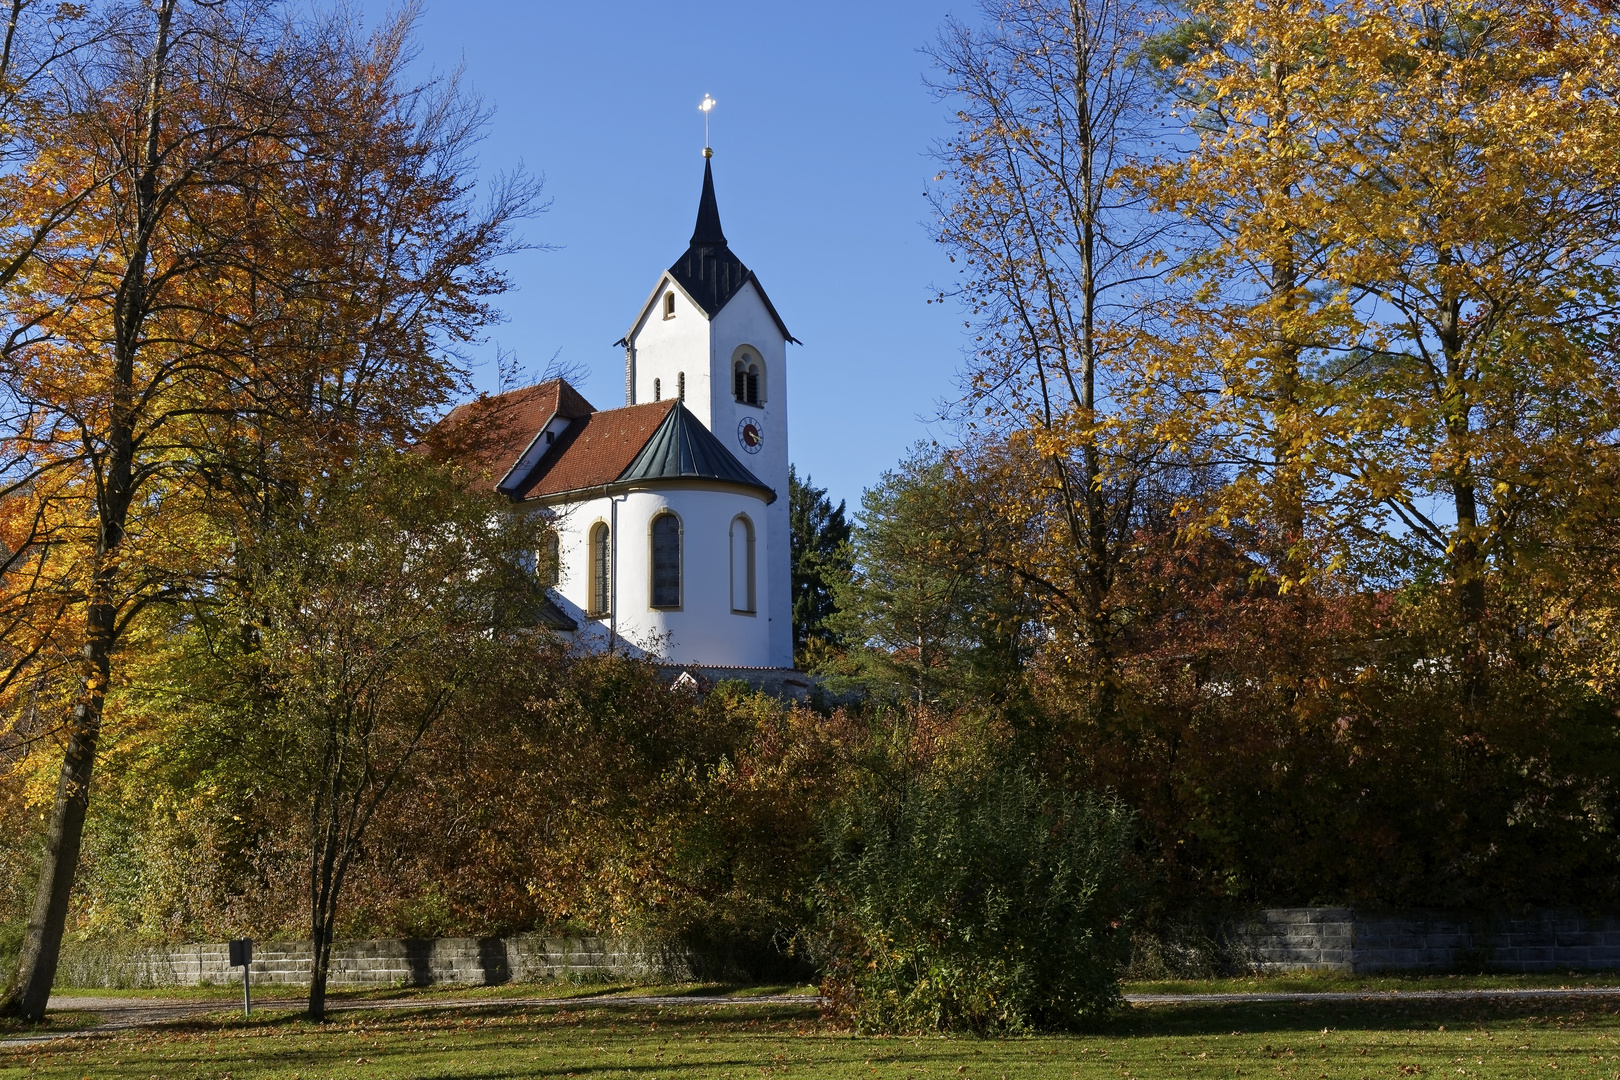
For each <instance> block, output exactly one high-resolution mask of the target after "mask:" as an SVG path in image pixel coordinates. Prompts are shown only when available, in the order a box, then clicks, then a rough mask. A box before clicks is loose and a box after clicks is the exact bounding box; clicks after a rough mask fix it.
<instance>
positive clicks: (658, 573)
mask: <svg viewBox="0 0 1620 1080" xmlns="http://www.w3.org/2000/svg"><path fill="white" fill-rule="evenodd" d="M652 606H653V607H655V608H678V607H680V606H681V519H680V518H678V517H676V516H675V515H674V514H672V513H670V512H668V511H665V512H664V513H661V514H659V515H658V516H657V517H655V518H653V520H652Z"/></svg>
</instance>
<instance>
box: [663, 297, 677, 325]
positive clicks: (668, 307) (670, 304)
mask: <svg viewBox="0 0 1620 1080" xmlns="http://www.w3.org/2000/svg"><path fill="white" fill-rule="evenodd" d="M674 317H675V294H674V293H673V292H667V293H665V294H664V318H666V319H673V318H674Z"/></svg>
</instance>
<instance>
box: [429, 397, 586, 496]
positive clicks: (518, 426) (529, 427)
mask: <svg viewBox="0 0 1620 1080" xmlns="http://www.w3.org/2000/svg"><path fill="white" fill-rule="evenodd" d="M595 411H596V407H595V406H594V405H592V404H591V403H590V402H589V401H586V400H585V398H584V396H583V395H581V394H580V392H579V391H578V390H575V389H574V388H573V387H572V386H570V385H569V384H568V383H567V382H565V381H563V380H562V379H551V380H549V381H547V382H543V383H537V384H535V385H534V386H525V387H521V388H519V389H517V390H509V391H507V392H506V393H504V394H496V395H493V396H486V397H480V398H478V399H477V400H476V401H470V402H468V403H466V404H465V405H457V406H456V407H455V408H454V409H451V410H450V412H449V414H447V415H446V416H445V418H444V419H443V420H441V421H439V423H438V424H437V425H435V427H434V432H433V440H434V441H435V442H436V443H438V444H440V445H441V446H443V448H444V449H445V450H446V451H448V452H449V453H450V455H451V456H453V457H455V458H457V459H458V460H460V461H461V462H462V464H463V465H465V466H466V467H467V469H468V470H469V471H470V472H471V473H472V474H473V484H474V486H475V487H479V488H482V489H484V490H486V491H489V490H504V489H505V485H506V484H507V483H509V482H510V481H509V477H511V475H512V474H513V473H514V472H517V471H520V470H519V467H520V466H522V465H524V464H525V463H527V464H528V465H529V466H530V467H532V465H533V464H534V460H535V459H537V455H536V453H535V451H536V450H537V449H538V447H537V445H536V444H537V443H540V442H543V436H544V433H545V431H546V430H547V428H549V427H551V426H552V424H553V421H555V420H558V419H562V420H572V419H575V418H577V417H581V416H588V415H590V414H591V413H593V412H595ZM525 459H529V460H527V462H526V460H525ZM521 471H522V472H527V471H528V470H527V469H522V470H521Z"/></svg>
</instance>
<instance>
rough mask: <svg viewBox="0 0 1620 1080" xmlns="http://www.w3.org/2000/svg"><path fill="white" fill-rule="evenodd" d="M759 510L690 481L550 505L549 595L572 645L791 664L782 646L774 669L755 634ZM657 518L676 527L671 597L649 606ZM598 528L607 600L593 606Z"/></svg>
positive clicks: (761, 536)
mask: <svg viewBox="0 0 1620 1080" xmlns="http://www.w3.org/2000/svg"><path fill="white" fill-rule="evenodd" d="M778 501H779V502H781V501H785V500H781V499H779V500H778ZM768 509H769V508H768V507H767V506H766V505H765V498H764V496H763V494H754V493H752V492H748V491H745V490H743V489H739V488H728V487H725V486H722V485H710V486H702V485H701V482H696V481H694V482H693V485H692V486H690V487H687V486H679V487H672V486H670V485H669V484H668V482H665V483H661V484H659V485H658V486H656V487H647V488H644V489H639V490H638V489H634V488H632V489H631V490H627V491H622V492H615V493H611V494H609V495H606V496H602V497H598V498H592V499H587V500H582V501H578V502H570V503H565V504H561V505H558V506H555V507H552V508H550V513H551V514H553V515H554V517H553V522H554V527H555V528H556V530H557V536H558V555H559V562H560V564H561V580H560V581H559V582H558V584H557V586H556V587H555V588H554V589H553V590H552V591H553V594H554V595H555V596H556V598H557V600H558V602H559V606H560V607H561V608H562V609H563V610H564V611H565V612H566V613H567V614H568V615H569V616H570V617H571V618H573V619H574V620H575V621H576V622H577V623H578V624H579V630H578V631H577V632H576V634H575V640H576V642H577V643H578V644H579V645H580V646H581V647H583V648H587V649H592V650H605V649H607V648H610V647H611V648H613V649H615V650H619V651H625V652H630V653H633V654H636V655H645V656H652V657H655V658H658V659H661V660H664V661H667V662H670V663H676V664H702V665H712V666H717V667H791V666H792V663H793V659H792V653H791V646H790V649H789V654H788V656H787V658H786V662H785V663H784V662H782V657H781V656H780V654H777V653H775V652H773V651H772V649H771V643H770V635H769V634H768V633H767V632H766V630H765V626H766V625H767V623H766V620H767V619H768V618H769V615H768V614H767V612H769V611H770V610H771V606H770V605H771V599H772V595H771V588H772V581H771V575H770V574H769V573H767V572H766V560H765V557H764V556H765V552H767V551H768V550H769V537H770V532H769V530H770V528H771V519H770V516H769V514H768V512H767V511H768ZM663 514H674V515H675V517H676V519H677V520H678V522H679V525H680V537H681V543H680V573H679V580H680V595H679V599H678V603H677V604H676V605H675V606H673V607H659V606H655V605H654V603H653V601H654V599H655V598H654V596H653V589H652V582H653V572H652V556H653V551H652V529H653V522H654V519H655V518H657V517H659V516H660V515H663ZM604 526H605V527H606V528H607V530H608V540H609V543H608V545H607V547H608V563H607V575H606V576H607V584H608V596H607V598H606V599H607V603H606V604H605V605H600V604H596V603H594V602H593V598H592V586H593V574H594V559H593V552H592V544H591V538H592V533H593V531H594V530H596V529H597V528H599V527H604ZM749 533H752V537H751V539H752V544H753V563H754V565H753V580H752V582H751V583H750V581H749V576H748V571H749V565H748V562H749V551H748V546H747V545H748V541H749V539H750V537H749V535H748V534H749ZM750 584H752V596H750V588H749V586H750ZM750 601H752V607H753V609H754V610H752V611H749V610H747V609H748V608H749V606H750ZM604 608H605V610H604Z"/></svg>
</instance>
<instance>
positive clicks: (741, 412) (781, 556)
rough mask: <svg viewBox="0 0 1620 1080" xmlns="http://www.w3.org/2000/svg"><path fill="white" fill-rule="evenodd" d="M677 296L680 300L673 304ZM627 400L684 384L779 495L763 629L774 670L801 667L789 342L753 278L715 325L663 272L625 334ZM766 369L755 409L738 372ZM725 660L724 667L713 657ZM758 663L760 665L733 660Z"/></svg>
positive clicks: (765, 526)
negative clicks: (793, 549) (742, 397)
mask: <svg viewBox="0 0 1620 1080" xmlns="http://www.w3.org/2000/svg"><path fill="white" fill-rule="evenodd" d="M671 298H673V299H671ZM625 340H626V342H627V343H628V344H627V348H626V350H625V353H626V355H625V364H626V373H627V377H626V385H627V387H629V388H630V389H631V391H632V400H630V401H628V402H626V404H636V403H638V402H648V401H653V400H655V398H657V399H664V400H667V399H669V398H672V397H676V396H678V394H679V393H680V388H681V387H682V385H683V384H684V386H685V403H686V407H687V408H688V409H689V410H691V412H692V414H693V415H694V416H696V417H697V419H698V420H700V421H701V422H702V423H703V425H704V426H705V427H707V428H708V429H709V430H710V431H711V432H713V433H714V435H715V436H716V437H717V438H718V439H719V440H720V441H721V442H722V443H724V444H725V445H726V446H727V447H728V448H729V449H730V450H731V451H732V453H733V454H735V455H736V457H737V460H738V461H740V462H741V463H742V464H743V466H744V467H745V468H747V469H748V470H749V471H750V472H752V473H753V474H754V475H755V476H757V477H758V478H759V479H760V480H761V481H762V482H764V483H765V484H767V485H769V486H770V487H771V488H772V489H774V490H775V492H776V496H777V497H776V501H775V502H773V503H771V504H770V505H769V506H766V507H763V508H762V512H761V515H760V518H761V525H762V528H761V530H760V537H761V539H760V540H757V541H756V543H759V544H760V545H761V546H760V551H761V553H762V556H763V557H762V558H760V560H759V566H760V568H761V570H760V576H761V578H762V580H763V581H764V582H765V588H764V594H768V596H769V601H768V604H767V605H765V606H763V607H762V610H761V612H760V618H761V619H762V620H763V625H762V626H759V627H757V629H756V632H757V633H758V634H759V635H760V637H761V638H762V639H763V641H764V642H765V644H764V649H765V655H766V656H767V659H765V660H764V661H762V662H761V664H762V665H763V666H767V667H792V666H793V597H792V583H791V572H792V566H791V558H790V551H789V524H788V446H787V443H788V429H787V343H788V339H787V336H786V335H785V334H784V333H783V332H782V329H781V326H780V324H779V323H778V322H777V320H776V318H775V316H774V315H772V313H771V309H770V307H769V305H768V303H767V302H766V300H765V298H764V296H763V294H762V293H761V292H760V290H759V288H758V286H757V285H756V284H755V283H754V282H753V281H749V282H748V283H747V284H745V285H744V286H743V287H742V288H741V289H739V290H738V291H737V293H736V294H735V295H734V296H732V297H731V299H730V300H729V301H727V303H726V304H725V306H724V307H722V308H721V309H720V311H719V313H718V314H716V315H715V316H714V318H713V319H710V318H709V316H708V315H707V313H705V312H704V310H703V309H702V308H701V307H699V306H698V305H697V304H696V303H695V302H694V301H693V300H692V299H691V298H690V297H689V296H687V295H686V293H685V292H684V291H683V290H682V289H681V287H680V285H679V284H678V283H677V282H676V281H675V279H674V277H673V275H670V274H665V275H664V276H663V278H662V279H661V280H660V281H659V284H658V287H657V288H656V289H655V290H654V292H653V295H652V296H651V297H650V299H649V301H648V303H647V304H646V306H645V308H644V309H643V314H642V316H641V318H640V319H638V320H637V322H636V324H635V325H634V326H633V327H631V329H630V332H629V333H628V334H627V335H626V336H625ZM744 354H746V355H748V356H750V357H752V358H754V359H757V361H758V362H759V364H760V365H761V367H762V369H763V370H762V373H761V378H760V385H759V403H758V404H757V405H754V404H748V403H745V402H740V401H738V400H737V398H736V395H735V394H734V393H733V389H734V384H733V371H734V368H735V365H736V363H737V362H738V359H739V357H740V356H742V355H744ZM745 421H752V422H753V424H754V425H756V427H757V429H758V431H759V432H760V434H761V435H762V437H763V439H762V442H761V444H760V445H759V448H758V451H757V452H755V453H750V452H748V450H747V448H746V447H745V445H744V440H743V436H742V426H743V424H744V422H745ZM711 662H718V661H711ZM732 663H735V664H736V665H738V666H745V665H746V666H753V662H752V661H747V662H745V661H741V660H738V661H732Z"/></svg>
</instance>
